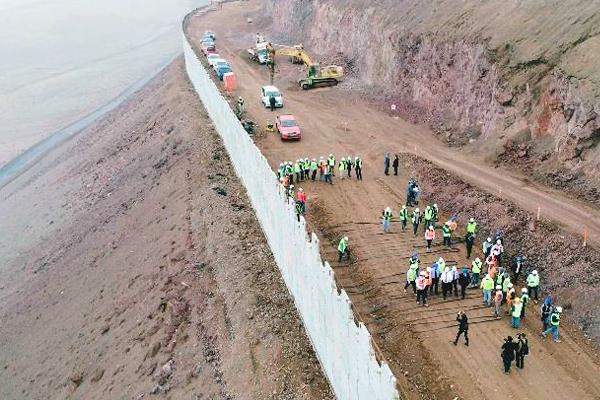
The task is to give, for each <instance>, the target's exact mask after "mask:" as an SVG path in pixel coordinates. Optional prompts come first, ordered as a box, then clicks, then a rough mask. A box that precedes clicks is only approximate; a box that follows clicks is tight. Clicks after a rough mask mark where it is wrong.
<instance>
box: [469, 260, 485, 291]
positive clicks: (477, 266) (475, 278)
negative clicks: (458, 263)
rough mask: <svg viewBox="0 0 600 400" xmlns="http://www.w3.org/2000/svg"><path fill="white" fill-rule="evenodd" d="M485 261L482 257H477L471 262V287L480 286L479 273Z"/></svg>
mask: <svg viewBox="0 0 600 400" xmlns="http://www.w3.org/2000/svg"><path fill="white" fill-rule="evenodd" d="M482 265H483V263H482V262H481V259H479V257H477V258H476V259H474V260H473V262H472V263H471V287H477V286H479V275H480V274H481V266H482Z"/></svg>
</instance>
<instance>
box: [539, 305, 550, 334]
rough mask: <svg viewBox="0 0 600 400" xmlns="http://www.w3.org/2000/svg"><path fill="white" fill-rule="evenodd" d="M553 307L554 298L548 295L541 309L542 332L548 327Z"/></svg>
mask: <svg viewBox="0 0 600 400" xmlns="http://www.w3.org/2000/svg"><path fill="white" fill-rule="evenodd" d="M552 307H553V306H552V300H551V299H550V296H547V297H546V298H545V299H544V304H542V307H541V309H540V311H541V315H542V318H541V319H542V328H543V329H542V332H545V331H546V329H548V326H549V323H548V318H549V317H550V313H551V312H552Z"/></svg>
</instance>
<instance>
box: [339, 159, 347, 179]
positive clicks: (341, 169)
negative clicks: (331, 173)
mask: <svg viewBox="0 0 600 400" xmlns="http://www.w3.org/2000/svg"><path fill="white" fill-rule="evenodd" d="M345 170H346V159H345V158H344V157H342V159H341V160H340V163H339V165H338V172H339V173H340V179H341V180H344V171H345Z"/></svg>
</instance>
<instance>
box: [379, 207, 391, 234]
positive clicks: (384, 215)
mask: <svg viewBox="0 0 600 400" xmlns="http://www.w3.org/2000/svg"><path fill="white" fill-rule="evenodd" d="M381 220H382V222H383V231H384V232H386V233H387V232H389V231H390V223H391V221H392V209H391V208H389V207H386V208H385V210H383V211H382V212H381Z"/></svg>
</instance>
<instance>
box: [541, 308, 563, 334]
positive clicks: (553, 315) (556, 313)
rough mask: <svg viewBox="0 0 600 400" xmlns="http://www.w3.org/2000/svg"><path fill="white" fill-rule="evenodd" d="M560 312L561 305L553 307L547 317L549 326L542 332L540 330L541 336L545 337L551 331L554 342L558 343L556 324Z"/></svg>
mask: <svg viewBox="0 0 600 400" xmlns="http://www.w3.org/2000/svg"><path fill="white" fill-rule="evenodd" d="M561 313H562V307H555V308H554V310H552V312H551V313H550V317H549V319H548V324H549V327H548V329H546V330H545V331H544V332H542V336H543V337H546V335H547V334H548V333H550V332H552V337H553V338H554V342H555V343H560V339H559V332H558V326H559V325H560V314H561Z"/></svg>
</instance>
